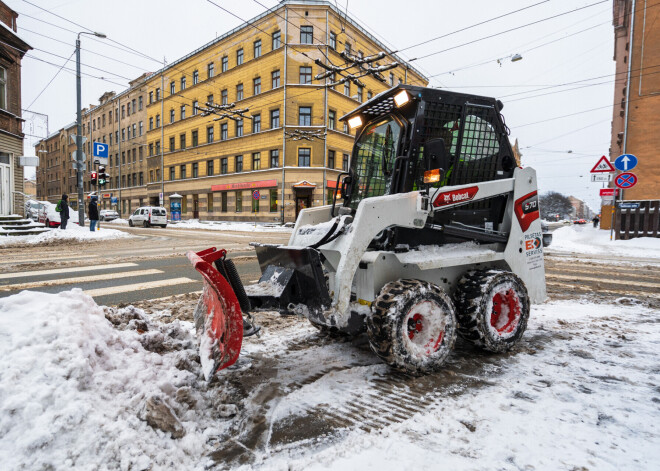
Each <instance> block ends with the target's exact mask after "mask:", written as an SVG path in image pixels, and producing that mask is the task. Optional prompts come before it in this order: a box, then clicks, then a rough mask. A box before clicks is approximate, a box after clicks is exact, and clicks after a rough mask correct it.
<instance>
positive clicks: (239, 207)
mask: <svg viewBox="0 0 660 471" xmlns="http://www.w3.org/2000/svg"><path fill="white" fill-rule="evenodd" d="M241 211H243V192H242V191H237V192H236V212H237V213H240V212H241Z"/></svg>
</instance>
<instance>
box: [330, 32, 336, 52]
mask: <svg viewBox="0 0 660 471" xmlns="http://www.w3.org/2000/svg"><path fill="white" fill-rule="evenodd" d="M329 46H330V47H331V48H332V49H335V50H336V49H337V33H333V32H332V31H330V44H329Z"/></svg>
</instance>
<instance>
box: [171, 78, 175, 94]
mask: <svg viewBox="0 0 660 471" xmlns="http://www.w3.org/2000/svg"><path fill="white" fill-rule="evenodd" d="M175 93H176V82H174V80H172V81H171V82H170V95H174V94H175Z"/></svg>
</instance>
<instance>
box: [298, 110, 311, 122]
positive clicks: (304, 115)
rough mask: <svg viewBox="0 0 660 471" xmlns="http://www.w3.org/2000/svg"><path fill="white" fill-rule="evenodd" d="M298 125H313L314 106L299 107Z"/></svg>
mask: <svg viewBox="0 0 660 471" xmlns="http://www.w3.org/2000/svg"><path fill="white" fill-rule="evenodd" d="M298 125H299V126H311V125H312V108H311V106H301V107H300V108H298Z"/></svg>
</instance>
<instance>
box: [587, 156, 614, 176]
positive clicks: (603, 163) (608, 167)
mask: <svg viewBox="0 0 660 471" xmlns="http://www.w3.org/2000/svg"><path fill="white" fill-rule="evenodd" d="M615 171H616V170H615V168H614V167H612V163H611V162H610V161H609V160H608V158H607V157H605V156H602V157H601V158H600V160H599V161H598V162H596V165H594V168H592V169H591V173H601V172H615Z"/></svg>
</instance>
